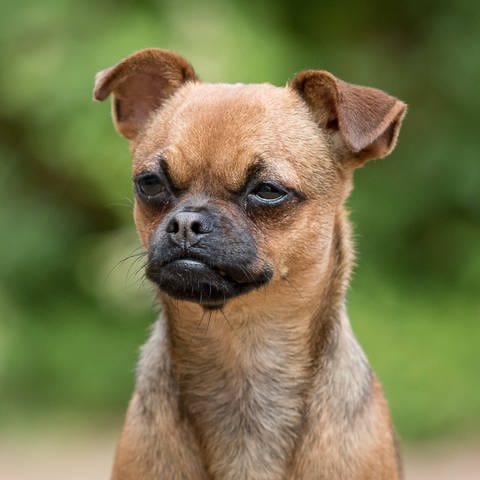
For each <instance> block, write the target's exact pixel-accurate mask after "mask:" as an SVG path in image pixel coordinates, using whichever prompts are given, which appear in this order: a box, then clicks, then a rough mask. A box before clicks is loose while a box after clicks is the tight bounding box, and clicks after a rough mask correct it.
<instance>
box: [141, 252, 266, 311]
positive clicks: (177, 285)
mask: <svg viewBox="0 0 480 480" xmlns="http://www.w3.org/2000/svg"><path fill="white" fill-rule="evenodd" d="M146 275H147V278H148V279H149V280H151V281H152V282H153V283H155V284H156V285H157V286H158V287H159V288H160V290H161V291H163V292H165V293H166V294H168V295H169V296H170V297H173V298H175V299H178V300H187V301H190V302H194V303H198V304H199V305H201V306H202V307H204V308H205V309H210V310H214V309H219V308H222V307H223V306H224V305H225V303H226V302H227V301H228V300H229V299H231V298H233V297H237V296H239V295H243V294H245V293H248V292H250V291H252V290H254V289H256V288H260V287H261V286H263V285H265V284H266V283H268V282H269V281H270V279H271V278H272V271H271V269H270V268H264V269H263V270H262V271H261V272H255V273H253V272H249V271H248V270H247V269H246V268H238V267H230V268H229V267H225V266H222V267H216V266H209V265H207V264H206V263H204V262H202V261H199V260H194V259H188V258H187V259H180V260H174V261H171V262H168V263H165V264H162V265H158V263H156V262H150V263H149V264H148V265H147V268H146Z"/></svg>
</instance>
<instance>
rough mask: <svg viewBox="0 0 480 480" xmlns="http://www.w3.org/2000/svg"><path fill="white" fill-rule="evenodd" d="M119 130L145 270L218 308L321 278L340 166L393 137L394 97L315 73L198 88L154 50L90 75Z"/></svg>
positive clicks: (182, 64) (172, 291)
mask: <svg viewBox="0 0 480 480" xmlns="http://www.w3.org/2000/svg"><path fill="white" fill-rule="evenodd" d="M111 92H113V94H114V103H113V116H114V121H115V124H116V126H117V129H118V130H119V131H120V132H121V133H122V134H123V135H124V136H126V137H127V138H129V139H130V140H131V148H132V152H133V160H134V161H133V180H134V187H135V222H136V225H137V229H138V232H139V235H140V238H141V240H142V243H143V245H144V246H145V248H146V249H147V250H148V264H147V276H148V277H149V278H150V280H152V281H153V282H154V283H155V284H157V285H158V287H159V288H160V290H161V291H162V292H164V293H165V294H167V295H168V296H170V297H173V298H177V299H182V300H188V301H192V302H196V303H199V304H201V305H202V306H203V307H205V308H218V307H222V306H223V305H224V304H225V303H226V302H227V301H228V300H229V299H231V298H233V297H237V296H239V295H244V294H247V293H249V292H254V291H256V290H257V289H259V287H266V288H267V289H272V290H275V289H276V290H277V291H278V290H279V289H281V283H282V282H283V281H284V280H287V281H288V280H290V281H292V282H296V281H297V280H298V279H302V278H303V279H305V278H309V279H310V281H311V282H315V281H318V280H319V279H321V278H322V275H323V274H324V273H325V271H326V269H327V268H328V263H329V258H330V254H331V244H332V237H333V235H332V232H333V228H334V223H335V219H336V216H337V214H338V210H339V207H340V206H341V205H342V203H343V201H344V199H345V198H346V196H347V195H348V192H349V189H350V177H351V172H352V171H353V169H354V168H355V167H357V166H359V165H360V164H362V163H364V162H365V161H366V160H368V159H369V158H374V157H381V156H385V155H386V154H388V153H389V152H390V151H391V150H392V149H393V147H394V144H395V141H396V138H397V135H398V130H399V126H400V122H401V119H402V117H403V114H404V111H405V105H404V104H403V103H402V102H400V101H398V100H396V99H394V98H393V97H390V96H388V95H387V94H385V93H383V92H380V91H378V90H374V89H367V88H365V87H357V86H353V85H350V84H346V83H344V82H342V81H340V80H338V79H336V78H335V77H333V76H332V75H330V74H328V73H327V72H320V71H307V72H302V73H300V74H298V75H297V76H296V77H295V79H294V80H293V81H292V82H291V83H290V84H289V85H287V87H284V88H279V87H274V86H272V85H267V84H262V85H241V84H237V85H224V84H205V83H200V82H199V81H197V79H196V76H195V73H194V71H193V69H192V67H191V66H190V65H189V64H188V63H187V62H186V61H185V60H184V59H182V58H181V57H179V56H177V55H175V54H173V53H171V52H168V51H164V50H153V49H150V50H145V51H142V52H139V53H137V54H134V55H132V56H130V57H128V58H127V59H125V60H124V61H123V62H121V63H120V64H118V65H117V66H115V67H113V68H111V69H108V70H106V71H103V72H101V73H100V74H99V75H98V76H97V84H96V90H95V97H96V98H97V99H100V100H102V99H104V98H106V97H107V96H108V95H109V94H110V93H111Z"/></svg>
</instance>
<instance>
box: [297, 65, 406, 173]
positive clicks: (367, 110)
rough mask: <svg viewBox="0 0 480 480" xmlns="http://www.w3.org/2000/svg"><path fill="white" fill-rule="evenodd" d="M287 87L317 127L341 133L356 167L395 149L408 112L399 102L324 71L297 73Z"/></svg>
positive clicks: (378, 91) (385, 94)
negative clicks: (312, 117) (306, 108)
mask: <svg viewBox="0 0 480 480" xmlns="http://www.w3.org/2000/svg"><path fill="white" fill-rule="evenodd" d="M289 86H290V87H291V88H293V89H294V90H296V91H297V92H298V93H299V94H300V96H301V97H302V98H303V99H304V100H305V102H306V103H307V104H308V106H309V107H310V110H311V111H312V113H313V116H314V118H315V120H316V121H317V122H318V124H319V126H320V127H322V128H325V129H328V130H330V131H332V132H339V133H340V135H341V138H342V140H343V143H344V146H345V147H346V149H347V156H348V157H349V158H350V159H353V160H354V161H355V166H360V165H363V163H365V162H366V161H367V160H370V159H373V158H381V157H385V156H386V155H388V154H389V153H390V152H391V151H392V150H393V149H394V148H395V144H396V142H397V137H398V133H399V131H400V125H401V123H402V120H403V117H404V115H405V112H406V108H407V106H406V105H405V103H403V102H402V101H400V100H398V99H396V98H395V97H392V96H390V95H388V94H387V93H385V92H382V91H381V90H377V89H375V88H369V87H361V86H359V85H352V84H351V83H347V82H344V81H342V80H340V79H338V78H336V77H335V76H334V75H332V74H331V73H329V72H326V71H323V70H306V71H303V72H300V73H299V74H298V75H296V77H295V78H294V79H293V80H292V81H291V82H290V83H289Z"/></svg>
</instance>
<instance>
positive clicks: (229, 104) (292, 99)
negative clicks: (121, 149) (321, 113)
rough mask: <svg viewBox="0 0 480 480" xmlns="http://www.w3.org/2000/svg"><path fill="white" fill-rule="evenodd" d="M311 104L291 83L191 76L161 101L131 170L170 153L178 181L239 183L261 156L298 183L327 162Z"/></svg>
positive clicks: (274, 172) (276, 173) (279, 175)
mask: <svg viewBox="0 0 480 480" xmlns="http://www.w3.org/2000/svg"><path fill="white" fill-rule="evenodd" d="M327 153H328V152H327V148H326V143H325V141H324V139H323V138H322V134H321V131H320V129H318V128H317V127H316V125H315V124H314V122H313V121H312V119H311V116H310V114H309V112H308V109H307V108H306V106H305V105H304V103H303V101H302V100H301V99H300V98H299V97H298V95H297V94H296V93H295V92H293V91H292V90H290V89H289V88H281V87H275V86H273V85H270V84H260V85H258V84H257V85H255V84H254V85H252V84H249V85H245V84H233V85H230V84H191V85H187V86H186V87H185V88H183V89H182V90H181V91H180V92H178V94H177V95H175V96H174V97H173V98H172V99H171V100H170V101H169V102H168V103H167V104H166V105H165V107H164V108H162V109H161V110H160V111H159V112H158V113H157V114H156V116H154V118H153V119H152V122H151V124H150V126H149V128H148V129H147V131H146V133H145V135H143V136H142V138H141V139H140V142H139V145H138V147H137V148H136V150H135V163H134V171H137V172H138V171H141V170H144V169H145V168H148V166H149V165H153V162H155V161H156V160H155V158H158V156H162V157H164V158H165V160H166V162H167V164H168V168H169V173H170V175H171V176H172V177H173V179H174V181H175V182H176V183H177V184H179V185H191V184H192V183H197V184H202V185H205V183H210V184H214V185H222V186H224V187H226V188H229V189H238V188H241V186H242V185H243V182H244V181H245V175H246V172H247V171H248V170H249V167H250V166H251V165H252V164H253V163H255V162H257V161H258V160H259V159H261V160H262V163H263V164H264V165H266V166H267V170H268V173H269V174H270V175H271V176H272V177H273V178H276V179H277V180H279V181H283V182H286V183H288V184H290V186H292V187H294V188H296V187H299V186H300V185H302V186H303V187H305V185H306V184H308V181H306V179H309V178H312V175H314V174H315V175H316V176H318V171H319V169H320V170H322V169H323V168H325V169H328V168H329V166H330V165H329V158H328V155H327Z"/></svg>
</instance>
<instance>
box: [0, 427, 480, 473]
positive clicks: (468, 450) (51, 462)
mask: <svg viewBox="0 0 480 480" xmlns="http://www.w3.org/2000/svg"><path fill="white" fill-rule="evenodd" d="M72 437H74V438H70V439H69V438H68V435H66V434H65V433H62V434H60V435H59V434H55V433H53V434H52V433H49V434H47V435H45V437H44V438H41V437H39V436H38V435H36V436H35V437H33V438H32V437H25V436H15V435H13V436H11V435H5V434H3V435H0V479H1V480H67V479H68V480H85V479H88V480H108V478H109V470H110V465H111V460H112V456H113V450H114V446H115V438H114V435H88V436H86V435H81V436H79V435H78V434H75V435H72ZM405 450H406V452H405V455H404V456H405V467H406V468H405V469H406V480H457V479H458V480H479V479H480V442H470V443H467V444H460V443H458V442H457V443H454V444H449V443H444V444H437V445H429V446H422V447H415V448H412V447H410V448H407V449H405Z"/></svg>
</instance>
